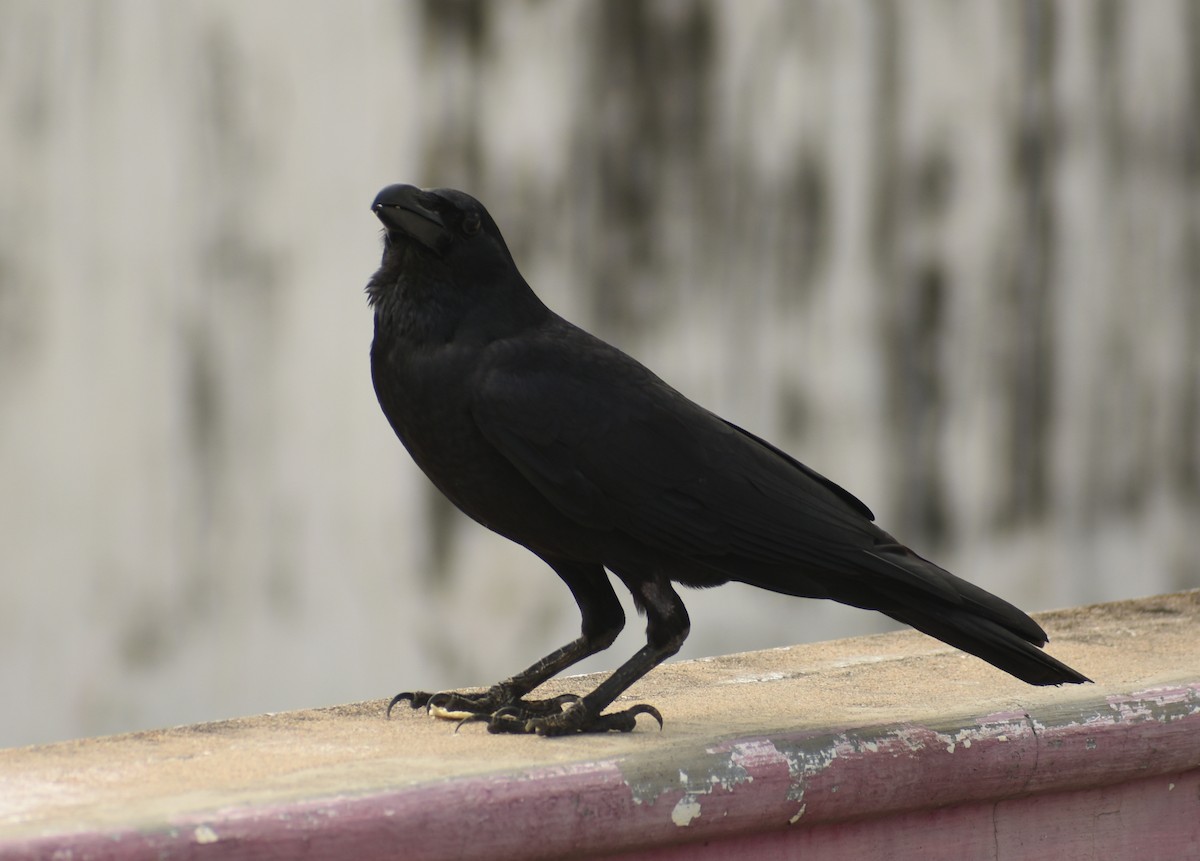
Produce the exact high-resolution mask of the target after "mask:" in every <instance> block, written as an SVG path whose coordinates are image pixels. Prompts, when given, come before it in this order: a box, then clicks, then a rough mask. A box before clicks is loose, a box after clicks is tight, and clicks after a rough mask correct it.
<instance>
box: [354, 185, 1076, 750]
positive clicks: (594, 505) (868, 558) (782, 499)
mask: <svg viewBox="0 0 1200 861" xmlns="http://www.w3.org/2000/svg"><path fill="white" fill-rule="evenodd" d="M373 209H374V211H375V213H376V214H377V215H378V217H379V218H380V220H381V221H382V222H383V224H384V227H385V231H386V232H385V244H384V253H383V261H382V264H381V266H380V269H379V271H378V272H376V273H375V275H374V276H373V277H372V279H371V281H370V284H369V285H368V287H367V292H368V295H369V299H370V303H371V305H372V307H373V308H374V311H375V339H374V342H373V344H372V349H371V372H372V379H373V381H374V385H375V391H376V393H377V395H378V398H379V403H380V405H381V407H382V408H383V411H384V413H385V415H386V416H387V418H388V420H389V422H391V425H392V427H393V429H394V430H395V431H396V434H397V436H399V438H400V440H401V441H402V442H403V443H404V445H405V446H406V447H407V448H408V450H409V452H410V453H411V454H412V456H413V458H414V459H415V460H416V462H417V464H418V465H419V466H420V467H421V469H422V470H423V471H424V472H425V474H426V475H427V476H429V478H430V479H431V480H432V481H433V483H434V484H435V485H437V487H438V488H439V489H440V490H441V491H442V492H443V493H445V494H446V496H447V497H449V498H450V500H451V501H453V502H454V504H455V505H457V506H458V507H459V508H460V509H462V510H463V511H464V512H465V513H466V514H468V515H469V516H471V517H472V518H474V519H475V520H477V521H478V522H480V523H481V524H483V525H484V526H487V527H488V528H490V529H493V530H495V531H496V532H498V533H500V534H501V535H504V536H506V537H508V538H510V539H512V540H513V541H516V542H517V543H519V544H522V545H524V546H525V547H527V548H529V549H530V550H531V551H533V552H534V553H536V554H537V555H538V556H540V557H541V558H542V559H543V560H545V561H546V562H547V563H548V564H549V565H550V566H551V567H552V568H553V569H554V570H555V571H556V572H557V573H558V574H559V576H560V577H561V578H562V579H563V580H564V582H566V584H567V586H568V587H569V588H570V589H571V591H572V593H573V594H574V596H575V598H576V601H577V603H578V604H579V607H580V611H581V613H582V615H583V630H582V635H581V637H580V638H579V639H578V640H576V641H574V642H573V643H570V644H568V645H567V646H565V647H563V648H562V649H559V650H557V651H556V652H555V653H553V654H551V655H548V656H547V657H546V658H545V659H543V660H542V661H539V662H538V663H537V664H535V665H534V666H532V667H530V668H529V669H528V670H526V671H524V672H522V673H519V674H517V675H516V676H513V677H512V678H510V679H506V680H505V681H504V682H501V683H499V684H497V685H496V686H494V687H493V688H492V689H491V690H489V691H488V692H486V693H483V694H455V693H446V694H436V695H430V694H422V693H415V694H414V693H405V694H400V695H398V696H397V697H396V699H395V700H393V705H394V704H395V702H397V701H400V700H402V699H409V700H411V701H412V703H413V705H414V706H418V705H430V706H433V707H436V708H441V709H443V710H444V711H446V712H450V713H456V714H463V715H480V716H482V717H483V719H486V720H487V721H488V725H489V728H490V729H492V730H493V731H497V732H500V731H511V732H540V733H545V734H557V733H564V732H574V731H597V730H606V729H620V730H628V729H631V728H632V726H633V721H634V718H635V717H636V715H637V714H641V713H650V714H652V715H653V716H655V717H656V718H657V717H658V714H657V712H656V711H655V710H654V709H653V708H652V707H650V706H634V707H633V708H632V709H627V710H626V711H624V712H617V713H615V714H602V712H603V709H604V708H606V707H607V706H608V705H609V704H610V703H611V702H612V700H613V699H614V698H615V697H616V696H617V695H619V694H620V693H621V692H622V691H623V690H624V689H625V688H627V687H628V686H629V685H630V684H632V683H633V682H634V681H636V680H637V679H638V678H640V677H641V676H642V675H644V674H645V673H646V672H647V671H648V670H649V669H651V668H652V667H653V666H654V665H656V664H657V663H659V662H660V661H662V660H663V659H665V658H666V657H669V656H670V655H672V654H674V653H675V652H676V651H678V649H679V646H680V644H682V642H683V639H684V638H685V637H686V635H687V632H688V624H689V622H688V618H687V613H686V611H685V610H684V608H683V603H682V601H680V599H679V597H678V595H677V594H676V593H675V591H674V589H673V588H672V583H682V584H685V585H688V586H716V585H719V584H721V583H725V582H728V581H730V580H737V581H741V582H745V583H749V584H751V585H754V586H759V587H761V588H764V589H770V590H772V591H775V592H781V593H785V594H788V595H797V596H803V597H811V598H830V599H833V600H835V601H840V602H842V603H845V604H850V605H853V606H856V607H863V608H866V609H873V610H879V611H880V612H883V613H886V614H887V615H889V616H891V617H893V618H895V619H898V620H899V621H901V622H904V623H906V624H909V625H912V626H913V627H915V628H918V629H919V630H922V631H925V632H926V633H928V634H931V635H933V636H935V637H937V638H939V639H941V640H943V641H945V642H947V643H949V644H951V645H954V646H957V647H959V648H961V649H964V650H965V651H968V652H971V653H972V654H974V655H977V656H979V657H980V658H983V659H984V660H985V661H988V662H989V663H991V664H993V665H995V666H997V667H999V668H1000V669H1002V670H1005V671H1006V672H1009V673H1011V674H1013V675H1015V676H1017V677H1018V678H1021V679H1023V680H1025V681H1027V682H1029V683H1031V684H1038V685H1045V684H1062V683H1067V682H1083V681H1087V679H1086V678H1085V677H1084V676H1082V675H1080V674H1079V673H1077V672H1075V671H1074V670H1072V669H1071V668H1069V667H1067V666H1066V665H1064V664H1062V663H1061V662H1059V661H1057V660H1055V659H1054V658H1052V657H1050V656H1049V655H1047V654H1045V653H1044V652H1043V651H1041V649H1040V648H1039V647H1040V646H1042V645H1043V644H1044V643H1045V642H1046V635H1045V633H1044V632H1043V631H1042V629H1041V628H1040V627H1039V626H1038V625H1037V624H1036V623H1035V622H1034V621H1033V620H1032V619H1030V618H1029V617H1028V616H1027V615H1025V614H1024V613H1022V612H1021V611H1020V610H1018V609H1017V608H1016V607H1014V606H1012V605H1011V604H1009V603H1007V602H1005V601H1003V600H1001V599H999V598H997V597H995V596H993V595H991V594H989V593H987V592H985V591H983V590H982V589H979V588H978V587H976V586H973V585H972V584H970V583H968V582H966V581H964V580H961V579H959V578H957V577H955V576H953V575H951V574H950V573H948V572H946V571H944V570H943V569H941V568H939V567H938V566H936V565H934V564H933V563H932V562H929V561H927V560H925V559H923V558H921V557H920V556H918V555H916V554H915V553H913V552H912V551H911V550H909V549H908V548H906V547H904V546H903V545H901V544H900V543H899V542H898V541H896V539H894V538H892V537H891V536H890V535H888V534H887V533H886V532H884V531H883V530H881V529H879V528H878V527H877V526H875V525H874V523H873V522H872V520H873V517H872V514H871V512H870V510H869V509H868V508H867V507H866V506H865V505H863V503H861V502H860V501H859V500H858V499H856V498H855V497H854V496H852V495H851V494H850V493H848V492H847V491H845V490H843V489H842V488H840V487H838V486H837V485H836V484H834V483H833V482H831V481H829V480H828V479H826V478H824V477H823V476H821V475H819V474H818V473H816V472H814V471H813V470H811V469H809V468H808V467H806V466H804V465H803V464H801V463H799V462H798V461H796V460H795V459H794V458H792V457H791V456H789V455H787V454H785V453H784V452H782V451H780V450H779V449H777V448H775V447H774V446H772V445H771V444H769V443H767V442H766V441H764V440H761V439H759V438H758V437H756V436H754V435H753V434H751V433H748V432H747V431H744V430H742V429H741V428H738V427H736V426H735V425H733V424H730V423H729V422H726V421H725V420H723V419H721V418H720V417H719V416H716V415H714V414H713V413H711V412H709V411H708V410H705V409H704V408H703V407H700V406H698V405H696V404H695V403H693V402H692V401H690V400H688V399H687V398H685V397H684V396H683V395H681V394H679V393H678V392H677V391H675V390H674V389H672V388H671V387H670V386H668V385H667V384H666V383H664V382H663V381H662V380H660V379H659V378H658V377H657V376H655V375H654V374H653V373H651V372H650V371H649V370H648V369H646V368H645V367H644V366H643V365H641V364H639V363H638V362H637V361H635V360H634V359H632V358H630V357H629V356H627V355H626V354H624V353H622V352H621V351H619V350H617V349H616V348H615V347H612V346H610V345H609V344H606V343H604V342H603V341H601V340H599V339H597V338H595V337H593V336H592V335H589V334H588V333H587V332H584V331H583V330H581V329H579V328H577V327H576V326H573V325H572V324H570V323H568V322H567V321H565V320H563V319H562V318H561V317H559V316H557V315H556V314H554V313H553V312H551V311H550V310H549V309H548V308H546V306H545V305H543V304H542V302H541V301H540V300H539V299H538V298H537V297H536V296H535V295H534V293H533V292H532V290H531V289H530V288H529V286H528V285H527V284H526V283H525V281H524V279H523V278H522V277H521V274H520V273H519V271H518V270H517V267H516V265H515V263H514V262H513V260H512V257H511V255H510V254H509V252H508V249H507V247H506V245H505V243H504V240H503V238H502V237H501V235H500V231H499V229H498V228H497V227H496V225H495V222H493V220H492V219H491V217H490V216H489V215H488V213H487V211H486V210H485V209H484V208H483V206H482V205H480V204H479V202H478V201H476V200H475V199H474V198H472V197H470V196H469V195H466V194H464V193H462V192H458V191H453V190H448V189H436V190H430V191H424V190H421V189H417V188H414V187H413V186H407V185H394V186H389V187H388V188H386V189H384V190H383V191H381V192H380V193H379V195H378V197H377V198H376V199H375V202H374V204H373ZM606 568H607V569H608V570H610V571H612V572H613V573H614V574H615V575H616V576H617V577H618V578H619V579H620V580H621V581H622V582H623V583H624V584H625V586H626V587H628V588H629V589H630V591H631V592H632V594H633V598H634V601H635V603H636V604H637V606H638V607H639V609H642V610H643V611H645V613H646V615H647V619H648V627H647V646H646V647H645V648H643V649H642V650H641V651H639V652H638V653H637V654H636V655H635V656H634V657H633V658H632V659H630V660H629V661H628V662H626V663H625V664H624V665H622V666H621V667H620V668H619V669H618V670H617V671H615V672H614V673H613V675H612V677H611V678H610V679H608V680H606V681H605V682H604V683H603V684H602V685H600V687H599V688H597V690H595V691H593V692H591V693H589V694H587V695H586V696H584V697H581V698H578V699H577V701H574V702H572V703H568V704H566V705H567V707H565V708H564V702H563V701H562V700H561V699H560V700H554V701H531V700H526V699H524V695H525V694H527V693H529V692H530V691H531V690H532V689H533V688H534V687H536V685H538V684H540V683H541V682H542V681H544V680H545V679H546V678H549V676H551V675H553V674H554V673H557V672H559V671H561V670H562V669H564V668H565V667H567V666H570V665H571V664H572V663H575V662H576V661H578V660H580V659H581V658H583V657H585V656H587V655H589V654H592V653H594V652H596V651H599V650H600V649H603V648H606V647H607V646H608V645H609V644H611V642H612V640H613V639H614V638H615V637H616V634H617V632H618V631H619V630H620V629H621V627H622V625H623V623H624V619H623V615H622V612H621V609H620V604H619V603H618V602H617V600H616V596H615V594H614V593H613V591H612V587H611V585H610V583H609V580H608V577H607V575H606V574H605V569H606Z"/></svg>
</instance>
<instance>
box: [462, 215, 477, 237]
mask: <svg viewBox="0 0 1200 861" xmlns="http://www.w3.org/2000/svg"><path fill="white" fill-rule="evenodd" d="M462 231H463V233H465V234H467V236H474V235H475V234H476V233H478V232H479V213H478V212H468V213H467V214H466V217H464V218H463V223H462Z"/></svg>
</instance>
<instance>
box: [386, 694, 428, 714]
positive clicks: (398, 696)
mask: <svg viewBox="0 0 1200 861" xmlns="http://www.w3.org/2000/svg"><path fill="white" fill-rule="evenodd" d="M418 699H420V693H418V692H416V691H401V692H400V693H398V694H396V695H395V696H394V697H392V701H391V702H390V703H388V706H387V717H388V719H389V720H390V719H391V717H392V709H393V708H395V707H396V705H397V704H399V703H402V702H404V701H405V700H411V702H412V707H413V708H414V709H419V708H420V707H421V704H420V703H419V702H417V700H418Z"/></svg>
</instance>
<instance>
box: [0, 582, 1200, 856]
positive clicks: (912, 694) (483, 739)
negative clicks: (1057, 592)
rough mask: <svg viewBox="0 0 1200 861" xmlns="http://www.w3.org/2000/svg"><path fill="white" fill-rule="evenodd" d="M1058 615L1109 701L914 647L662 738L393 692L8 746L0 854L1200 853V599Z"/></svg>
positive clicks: (728, 703)
mask: <svg viewBox="0 0 1200 861" xmlns="http://www.w3.org/2000/svg"><path fill="white" fill-rule="evenodd" d="M1039 619H1040V621H1041V622H1042V624H1043V625H1044V626H1045V627H1046V629H1047V630H1048V631H1049V632H1050V635H1051V637H1052V638H1053V642H1052V651H1053V653H1054V654H1055V655H1056V656H1058V657H1060V658H1062V659H1063V660H1065V661H1067V662H1068V663H1069V664H1071V665H1073V666H1075V667H1076V668H1077V669H1079V670H1081V671H1083V672H1085V673H1087V674H1088V675H1090V676H1092V677H1093V678H1095V679H1096V681H1097V683H1096V684H1095V685H1086V686H1076V687H1071V688H1066V689H1045V688H1032V687H1028V686H1026V685H1024V684H1022V683H1021V682H1019V681H1017V680H1015V679H1012V678H1009V677H1008V676H1006V675H1004V674H1003V673H1000V672H999V671H997V670H993V669H992V668H991V667H989V666H987V665H986V664H983V663H982V662H980V661H977V660H975V659H973V658H970V657H969V656H965V655H962V654H961V653H959V652H956V651H954V650H951V649H949V648H947V647H945V646H942V645H941V644H940V643H938V642H936V641H934V640H931V639H929V638H927V637H924V636H922V635H919V634H916V633H915V632H901V633H897V634H887V635H882V636H876V637H863V638H857V639H852V640H841V641H835V642H829V643H818V644H813V645H807V646H796V647H792V648H787V649H776V650H771V651H766V652H753V653H747V654H741V655H732V656H727V657H720V658H713V659H709V660H704V661H691V662H680V663H676V664H671V665H668V666H666V667H662V668H660V669H659V670H656V671H655V672H654V673H652V674H651V675H650V676H649V677H648V678H647V679H646V680H644V681H643V682H642V683H639V685H637V686H635V688H634V689H633V691H632V694H631V697H630V699H632V700H637V701H642V700H644V701H648V702H652V703H654V704H655V705H657V706H658V707H659V708H660V709H661V710H662V713H663V715H664V717H665V719H666V728H665V730H664V731H663V732H661V733H660V732H658V730H657V728H655V727H654V724H653V723H652V722H648V723H647V724H646V725H645V726H643V727H639V729H638V731H637V732H634V733H632V734H629V735H610V736H603V737H584V738H570V739H538V738H526V737H509V736H489V735H487V734H486V732H485V731H483V729H482V727H481V726H467V727H464V728H463V730H462V731H461V732H459V733H457V734H454V733H453V732H452V731H451V729H452V725H450V724H447V723H443V722H439V721H435V720H432V719H429V718H427V717H425V716H424V715H423V714H419V713H411V712H408V711H405V712H404V713H402V714H401V715H400V716H399V717H398V718H394V719H393V720H392V721H390V722H388V721H384V719H383V702H382V701H377V702H370V703H361V704H356V705H351V706H344V707H339V708H330V709H319V710H314V711H305V712H293V713H289V714H281V715H265V716H261V717H253V718H246V719H241V720H232V721H223V722H219V723H212V724H202V725H198V726H192V727H179V728H175V729H168V730H162V731H156V732H147V733H136V734H131V735H124V736H113V737H108V738H97V739H84V740H81V741H75V742H68V743H63V744H54V745H45V746H40V747H28V748H15V749H10V750H4V751H0V857H3V858H6V859H8V858H50V857H55V858H72V859H103V858H113V859H128V858H164V857H166V858H192V857H224V858H245V859H259V858H267V857H270V858H291V857H301V856H303V857H306V858H320V857H344V858H358V859H374V858H394V857H404V858H414V859H416V858H422V859H423V858H431V859H436V858H457V859H471V858H479V859H484V858H486V859H502V858H522V859H534V858H556V857H564V856H568V855H570V856H576V857H580V856H586V855H597V856H611V857H629V858H632V857H642V858H656V859H669V858H676V857H679V858H683V857H685V856H686V857H688V858H703V857H711V858H733V857H735V856H737V857H739V858H746V857H754V858H794V857H797V856H798V855H799V854H801V853H807V852H820V857H822V858H835V859H836V858H855V859H856V861H861V859H862V858H864V857H888V858H893V859H901V858H909V857H911V858H921V859H923V861H924V859H938V858H947V859H950V858H954V859H961V858H1004V859H1010V858H1045V857H1050V856H1051V853H1059V855H1060V857H1069V858H1092V857H1105V858H1120V857H1131V856H1132V855H1133V853H1134V851H1135V850H1136V851H1137V852H1138V853H1139V857H1156V858H1171V859H1187V858H1200V591H1193V592H1186V593H1180V594H1176V595H1167V596H1160V597H1154V598H1148V599H1144V600H1139V601H1128V602H1120V603H1114V604H1105V605H1098V606H1094V607H1082V608H1076V609H1072V610H1067V611H1062V612H1057V613H1048V614H1043V615H1041V616H1040V617H1039ZM395 683H396V684H397V685H401V684H403V680H402V679H397V680H395ZM592 683H593V680H592V679H566V680H560V681H556V682H555V683H553V685H548V686H547V688H548V689H552V690H553V691H555V692H563V691H567V690H571V689H575V690H582V689H585V688H587V687H588V686H590V685H591V684H592ZM864 853H866V854H864ZM1064 853H1065V854H1064ZM806 857H808V856H806Z"/></svg>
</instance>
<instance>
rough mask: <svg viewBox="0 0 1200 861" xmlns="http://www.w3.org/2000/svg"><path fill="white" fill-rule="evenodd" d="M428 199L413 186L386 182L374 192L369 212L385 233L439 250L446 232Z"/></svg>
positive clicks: (446, 234) (443, 224)
mask: <svg viewBox="0 0 1200 861" xmlns="http://www.w3.org/2000/svg"><path fill="white" fill-rule="evenodd" d="M430 198H433V195H431V194H429V192H426V191H422V190H421V189H419V188H417V187H416V186H415V185H389V186H388V187H387V188H385V189H384V190H383V191H381V192H379V194H377V195H375V200H374V202H372V204H371V211H372V212H374V213H375V215H376V216H377V217H378V218H379V220H380V221H382V222H383V226H384V227H386V228H387V230H388V233H389V234H390V233H392V231H399V232H400V233H403V234H404V235H405V236H408V237H411V238H412V239H415V240H416V241H417V242H420V243H421V244H422V245H424V246H425V247H426V248H428V249H430V250H431V251H438V252H440V251H441V249H442V247H443V246H444V244H445V242H446V240H447V239H448V238H449V233H448V232H447V231H446V225H445V223H444V222H443V221H442V217H441V216H440V215H439V214H438V213H437V211H436V210H434V209H432V208H430V207H429V206H427V205H426V204H425V202H424V201H427V200H429V199H430ZM434 199H436V198H434Z"/></svg>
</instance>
